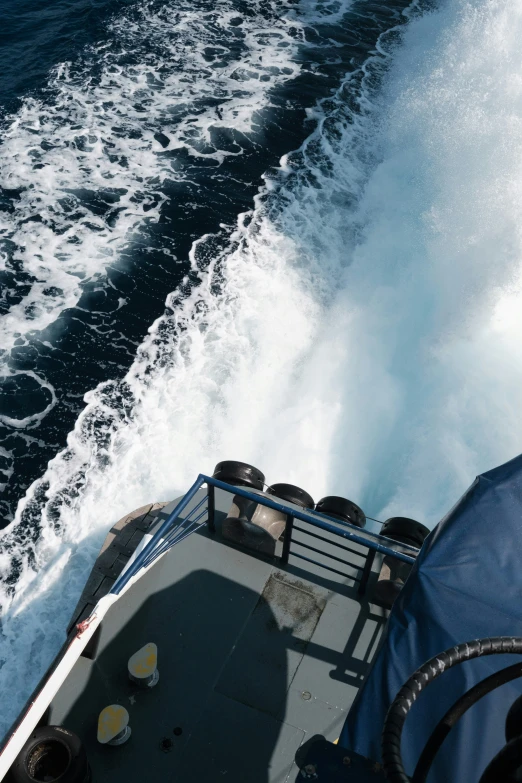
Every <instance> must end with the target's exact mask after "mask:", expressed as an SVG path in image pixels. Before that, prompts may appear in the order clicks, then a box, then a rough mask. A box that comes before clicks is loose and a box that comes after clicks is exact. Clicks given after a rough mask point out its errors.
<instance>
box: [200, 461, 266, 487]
mask: <svg viewBox="0 0 522 783" xmlns="http://www.w3.org/2000/svg"><path fill="white" fill-rule="evenodd" d="M212 477H213V478H216V479H219V481H224V482H225V484H232V485H233V486H234V487H251V488H252V489H260V490H262V489H263V487H264V486H265V474H264V473H261V471H260V470H258V469H257V468H254V466H253V465H249V464H248V463H246V462H236V461H235V460H224V461H223V462H218V464H217V465H216V467H215V468H214V473H213V474H212Z"/></svg>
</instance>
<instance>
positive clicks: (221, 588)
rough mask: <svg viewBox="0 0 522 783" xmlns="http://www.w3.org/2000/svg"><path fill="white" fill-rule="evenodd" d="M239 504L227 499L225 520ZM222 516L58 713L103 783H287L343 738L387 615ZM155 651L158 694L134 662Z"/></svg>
mask: <svg viewBox="0 0 522 783" xmlns="http://www.w3.org/2000/svg"><path fill="white" fill-rule="evenodd" d="M230 500H231V498H230V496H229V495H226V494H225V493H221V492H220V491H217V492H216V509H217V511H219V512H222V511H223V510H225V509H226V508H228V506H229V505H230ZM194 502H196V501H194ZM172 506H173V504H168V505H167V506H166V507H165V508H164V509H162V510H161V512H160V514H161V515H163V516H164V515H166V514H168V513H169V511H170V510H171V508H172ZM217 517H218V519H217V521H218V530H217V532H216V533H215V534H214V535H211V534H210V533H209V532H208V531H207V530H206V528H205V529H202V530H201V531H200V532H198V533H196V534H194V535H192V536H190V537H189V538H188V539H186V540H185V541H183V542H182V543H181V544H180V545H179V546H176V547H174V548H173V549H172V550H171V551H170V552H169V553H168V554H167V555H166V556H165V557H163V558H162V559H161V560H160V561H158V562H157V563H156V565H155V566H154V567H153V568H152V569H151V570H150V571H149V572H148V573H147V574H146V575H145V576H143V577H142V578H141V579H140V580H139V582H138V583H137V584H136V585H134V586H133V587H132V588H131V589H130V590H129V591H128V592H127V593H126V594H125V595H124V596H123V597H122V598H121V599H120V600H119V601H118V603H117V604H116V605H115V606H114V607H113V608H112V609H111V610H110V613H109V614H108V615H107V617H106V618H105V620H104V622H103V627H102V633H101V639H100V646H99V649H98V653H97V656H96V659H95V660H94V661H91V660H88V659H86V658H81V659H80V660H79V661H78V662H77V664H76V666H75V668H74V670H73V671H72V672H71V675H70V676H69V678H68V680H67V681H66V683H65V684H64V686H63V687H62V689H61V691H60V692H59V694H58V695H57V697H56V698H55V700H54V701H53V703H52V708H51V719H50V722H51V723H52V724H55V725H63V726H65V727H67V728H68V729H70V730H72V731H74V732H75V733H76V734H78V735H79V736H80V737H81V738H82V740H83V742H84V744H85V746H86V750H87V754H88V756H89V760H90V763H91V767H92V770H93V781H96V783H102V782H104V781H107V783H108V782H109V781H110V782H111V783H134V781H144V780H147V781H149V780H150V781H172V782H173V783H174V781H179V782H180V783H185V782H186V783H190V781H194V782H195V783H196V781H197V783H214V782H216V783H217V781H225V783H247V782H248V783H284V781H287V780H290V781H293V780H295V779H296V776H297V773H298V768H297V767H296V765H295V761H294V757H295V753H296V751H297V749H298V748H299V746H300V745H301V744H302V743H303V742H305V741H306V740H308V739H310V737H312V736H313V735H318V734H319V735H323V736H324V737H326V738H327V739H330V740H334V739H336V738H337V737H338V736H339V732H340V730H341V727H342V724H343V722H344V719H345V716H346V712H347V710H348V709H349V707H350V705H351V703H352V701H353V699H354V696H355V694H356V692H357V689H358V688H359V686H360V684H361V682H362V680H363V677H364V675H365V673H366V671H367V669H368V663H369V660H370V658H371V655H372V654H373V653H374V651H375V648H376V646H377V642H378V637H379V634H380V631H381V629H382V627H383V623H384V611H383V610H382V609H379V608H378V607H376V606H372V605H369V604H368V603H367V602H366V601H364V600H363V601H360V600H359V599H358V597H357V594H356V591H355V590H354V588H353V586H352V585H353V583H352V582H351V581H350V580H349V579H346V580H345V579H343V578H342V577H340V576H337V575H336V574H332V573H329V572H327V571H324V570H323V569H321V568H318V567H317V566H312V565H310V564H308V563H305V562H304V561H302V560H299V559H297V558H295V557H292V556H291V557H290V562H289V564H288V565H287V566H286V567H282V566H281V564H280V563H279V561H278V560H277V558H276V559H275V560H273V561H269V560H266V559H263V558H260V557H258V556H256V555H255V554H252V553H250V552H247V551H240V550H239V549H237V548H235V547H234V546H232V545H230V544H228V543H227V542H225V541H224V540H223V539H221V537H220V534H219V521H220V519H222V518H223V517H224V514H223V513H219V514H217ZM299 525H300V526H303V527H305V523H299ZM299 537H300V534H298V533H296V534H295V538H296V539H298V538H299ZM301 537H302V535H301ZM303 540H304V539H303ZM314 545H317V546H318V547H320V548H322V549H324V550H327V549H328V548H329V547H330V545H329V544H326V543H324V542H323V543H320V544H317V542H316V544H314ZM293 549H295V551H296V552H297V551H299V548H298V547H297V546H293ZM303 551H304V550H303ZM331 551H332V552H334V551H335V549H334V548H332V549H331ZM337 554H339V553H338V551H337ZM313 556H314V557H315V555H313ZM353 559H354V561H357V556H354V558H353ZM359 562H361V563H362V560H361V559H360V558H359ZM339 568H340V569H342V568H343V567H342V566H339ZM148 642H155V643H156V644H157V646H158V669H159V673H160V680H159V683H158V685H157V686H156V687H155V688H153V689H150V690H146V691H144V690H140V689H138V688H136V686H134V685H133V684H132V683H131V682H130V681H129V680H128V677H127V661H128V658H129V657H130V656H131V655H132V654H133V653H134V652H136V651H137V650H138V649H139V648H140V647H142V646H143V645H144V644H146V643H148ZM109 704H121V705H123V706H124V707H125V708H126V709H127V710H128V712H129V714H130V724H129V725H130V726H131V728H132V737H131V739H130V740H129V741H128V742H127V743H126V744H125V745H122V746H120V747H109V746H102V745H99V744H98V742H97V739H96V729H97V721H98V715H99V713H100V711H101V710H102V709H103V708H104V707H105V706H107V705H109ZM176 727H179V728H181V729H182V733H181V734H180V735H179V736H176V735H175V734H174V733H173V730H174V728H176ZM165 739H168V740H170V741H171V747H170V748H169V749H168V750H164V749H162V741H163V740H165Z"/></svg>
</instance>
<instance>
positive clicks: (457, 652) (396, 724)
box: [381, 636, 522, 783]
mask: <svg viewBox="0 0 522 783" xmlns="http://www.w3.org/2000/svg"><path fill="white" fill-rule="evenodd" d="M506 654H508V655H509V654H511V655H521V654H522V638H521V637H519V636H494V637H492V638H490V639H475V640H474V641H471V642H464V643H463V644H458V645H457V646H456V647H450V648H449V649H448V650H445V651H444V652H443V653H439V654H438V655H436V656H435V657H434V658H431V659H430V660H429V661H427V662H426V663H425V664H423V666H421V667H420V669H417V671H416V672H414V674H413V675H412V676H411V677H410V679H409V680H408V681H407V682H406V683H405V684H404V685H403V686H402V688H401V689H400V691H399V693H398V694H397V696H396V697H395V699H394V701H393V702H392V704H391V706H390V709H389V710H388V714H387V715H386V720H385V721H384V729H383V732H382V740H381V743H382V763H383V767H384V772H385V774H386V778H387V779H388V781H389V783H410V779H409V777H408V776H407V775H406V772H405V770H404V765H403V763H402V757H401V737H402V730H403V727H404V722H405V720H406V717H407V715H408V712H409V711H410V709H411V708H412V706H413V704H414V702H415V701H416V699H417V697H418V696H419V694H420V693H421V691H423V690H424V688H426V687H427V686H428V685H429V684H430V682H433V680H435V679H436V678H437V677H439V676H440V675H441V674H444V672H445V671H446V670H447V669H451V668H452V666H456V665H457V664H459V663H463V662H464V661H470V660H471V659H472V658H479V657H482V656H484V655H506Z"/></svg>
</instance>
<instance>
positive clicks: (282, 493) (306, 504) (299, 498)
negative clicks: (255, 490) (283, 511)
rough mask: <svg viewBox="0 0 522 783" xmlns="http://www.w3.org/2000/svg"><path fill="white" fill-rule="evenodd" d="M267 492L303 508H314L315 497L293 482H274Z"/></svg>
mask: <svg viewBox="0 0 522 783" xmlns="http://www.w3.org/2000/svg"><path fill="white" fill-rule="evenodd" d="M267 493H268V494H269V495H275V497H276V498H279V500H286V501H288V503H293V504H294V505H296V506H301V508H313V507H314V499H313V498H312V496H311V495H309V494H308V492H305V490H304V489H301V488H300V487H296V486H294V485H293V484H272V486H271V487H268V489H267Z"/></svg>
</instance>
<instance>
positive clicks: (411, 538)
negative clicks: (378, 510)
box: [380, 517, 430, 549]
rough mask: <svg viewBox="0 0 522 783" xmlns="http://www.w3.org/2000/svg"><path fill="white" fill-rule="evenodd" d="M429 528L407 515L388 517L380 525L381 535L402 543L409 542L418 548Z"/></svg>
mask: <svg viewBox="0 0 522 783" xmlns="http://www.w3.org/2000/svg"><path fill="white" fill-rule="evenodd" d="M429 533H430V529H429V528H428V527H426V525H423V524H421V523H420V522H417V520H416V519H409V518H408V517H390V519H387V520H386V522H384V524H383V526H382V527H381V531H380V534H381V536H386V538H391V539H392V540H393V541H399V542H400V543H402V544H410V546H415V547H417V549H420V548H421V546H422V545H423V543H424V541H425V539H426V537H427V536H428V534H429Z"/></svg>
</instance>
